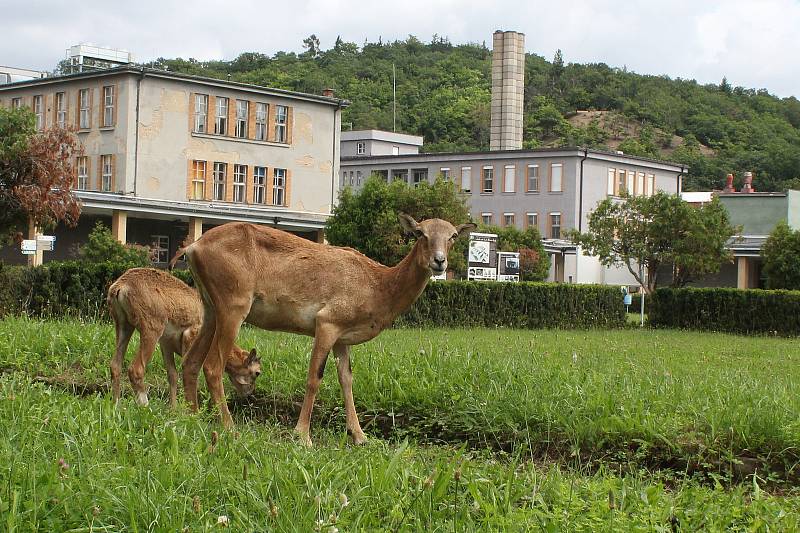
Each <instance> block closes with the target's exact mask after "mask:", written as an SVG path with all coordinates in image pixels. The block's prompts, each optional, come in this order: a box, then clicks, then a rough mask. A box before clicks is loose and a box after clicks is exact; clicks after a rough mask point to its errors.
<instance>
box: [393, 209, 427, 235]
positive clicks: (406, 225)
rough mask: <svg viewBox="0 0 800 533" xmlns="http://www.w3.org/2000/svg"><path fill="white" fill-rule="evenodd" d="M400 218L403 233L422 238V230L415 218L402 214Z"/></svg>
mask: <svg viewBox="0 0 800 533" xmlns="http://www.w3.org/2000/svg"><path fill="white" fill-rule="evenodd" d="M398 217H399V218H400V225H401V226H403V231H405V232H406V233H408V234H411V235H414V236H416V237H420V236H422V230H421V229H419V224H417V221H416V220H414V218H413V217H411V216H409V215H406V214H405V213H400V214H399V215H398Z"/></svg>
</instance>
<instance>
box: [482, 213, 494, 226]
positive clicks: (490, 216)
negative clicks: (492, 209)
mask: <svg viewBox="0 0 800 533" xmlns="http://www.w3.org/2000/svg"><path fill="white" fill-rule="evenodd" d="M493 222H494V213H489V212H485V213H481V223H482V224H483V225H485V226H491V225H492V223H493Z"/></svg>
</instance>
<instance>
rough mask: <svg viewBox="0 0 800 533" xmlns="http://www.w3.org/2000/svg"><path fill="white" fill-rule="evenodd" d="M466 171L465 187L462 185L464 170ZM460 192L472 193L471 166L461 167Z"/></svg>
mask: <svg viewBox="0 0 800 533" xmlns="http://www.w3.org/2000/svg"><path fill="white" fill-rule="evenodd" d="M465 170H466V171H467V172H466V174H467V180H466V185H467V186H466V187H464V171H465ZM461 192H464V193H472V167H461Z"/></svg>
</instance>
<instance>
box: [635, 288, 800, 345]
mask: <svg viewBox="0 0 800 533" xmlns="http://www.w3.org/2000/svg"><path fill="white" fill-rule="evenodd" d="M650 302H651V303H652V305H651V306H650V310H649V315H648V317H649V319H650V324H651V325H653V326H659V327H667V328H686V329H699V330H711V331H727V332H731V333H745V334H747V333H772V334H778V335H792V336H794V335H799V334H800V291H783V290H777V291H763V290H758V289H753V290H741V289H719V288H717V289H666V288H664V289H658V290H656V291H655V293H653V295H652V297H651V300H650Z"/></svg>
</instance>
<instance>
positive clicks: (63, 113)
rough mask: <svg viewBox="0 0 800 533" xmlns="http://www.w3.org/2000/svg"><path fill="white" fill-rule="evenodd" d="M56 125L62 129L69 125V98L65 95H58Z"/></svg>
mask: <svg viewBox="0 0 800 533" xmlns="http://www.w3.org/2000/svg"><path fill="white" fill-rule="evenodd" d="M56 124H57V125H58V127H60V128H64V127H66V125H67V98H66V95H65V94H64V93H56Z"/></svg>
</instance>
